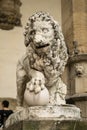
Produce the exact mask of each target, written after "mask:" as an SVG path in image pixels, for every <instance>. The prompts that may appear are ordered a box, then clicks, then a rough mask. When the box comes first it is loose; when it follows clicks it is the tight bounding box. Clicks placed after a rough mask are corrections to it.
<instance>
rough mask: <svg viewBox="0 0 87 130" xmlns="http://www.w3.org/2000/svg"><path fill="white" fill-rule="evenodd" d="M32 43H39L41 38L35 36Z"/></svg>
mask: <svg viewBox="0 0 87 130" xmlns="http://www.w3.org/2000/svg"><path fill="white" fill-rule="evenodd" d="M34 41H35V42H36V43H39V42H41V41H43V38H42V36H41V35H35V37H34Z"/></svg>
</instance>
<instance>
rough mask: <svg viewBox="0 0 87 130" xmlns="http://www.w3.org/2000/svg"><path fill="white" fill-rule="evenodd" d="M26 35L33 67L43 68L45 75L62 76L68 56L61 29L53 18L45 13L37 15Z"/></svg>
mask: <svg viewBox="0 0 87 130" xmlns="http://www.w3.org/2000/svg"><path fill="white" fill-rule="evenodd" d="M24 35H25V46H26V47H27V52H28V55H29V57H30V61H31V66H32V67H33V68H36V69H38V70H41V68H42V70H43V71H44V73H45V75H48V73H49V74H50V73H52V74H53V75H54V74H56V75H57V76H59V75H61V73H62V72H63V70H64V67H65V65H66V62H67V59H68V54H67V48H66V45H65V42H64V37H63V34H62V31H61V27H60V26H59V24H58V23H57V22H56V21H55V20H54V19H53V17H51V16H50V15H49V14H48V13H45V12H38V13H35V14H34V15H32V16H31V17H30V18H29V20H28V23H27V25H26V27H25V34H24ZM41 60H42V61H41ZM40 61H41V63H40ZM42 62H43V63H42ZM46 73H47V74H46Z"/></svg>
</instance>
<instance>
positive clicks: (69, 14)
mask: <svg viewBox="0 0 87 130" xmlns="http://www.w3.org/2000/svg"><path fill="white" fill-rule="evenodd" d="M61 9H62V29H63V33H64V37H65V41H66V44H67V47H68V53H69V60H68V64H67V74H66V76H67V78H66V79H68V80H67V84H68V95H67V97H66V99H67V103H74V104H76V105H77V106H78V107H80V108H81V111H82V117H83V118H85V119H87V112H86V109H87V107H86V102H87V1H86V0H61ZM84 115H85V116H84Z"/></svg>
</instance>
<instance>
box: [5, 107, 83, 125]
mask: <svg viewBox="0 0 87 130" xmlns="http://www.w3.org/2000/svg"><path fill="white" fill-rule="evenodd" d="M31 120H32V121H48V120H49V121H59V122H60V121H62V120H64V121H68V120H71V121H76V120H77V121H78V120H80V109H79V108H77V107H75V106H72V105H71V106H70V105H63V106H62V105H59V106H34V107H26V108H21V109H20V111H17V112H15V113H14V114H12V115H11V116H10V117H9V118H8V120H7V121H6V124H5V127H9V126H11V125H13V124H16V123H18V122H20V121H31Z"/></svg>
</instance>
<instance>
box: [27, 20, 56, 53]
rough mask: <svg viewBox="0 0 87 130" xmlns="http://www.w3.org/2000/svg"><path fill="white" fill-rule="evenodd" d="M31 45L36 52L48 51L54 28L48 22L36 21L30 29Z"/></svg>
mask: <svg viewBox="0 0 87 130" xmlns="http://www.w3.org/2000/svg"><path fill="white" fill-rule="evenodd" d="M29 34H30V37H31V41H32V43H33V44H32V43H31V46H32V47H33V49H34V50H35V51H36V52H37V53H42V52H45V53H46V52H47V51H49V49H50V47H51V44H52V41H53V39H54V30H53V28H52V25H51V24H50V22H47V21H36V22H34V23H33V27H32V28H31V29H30V33H29Z"/></svg>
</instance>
